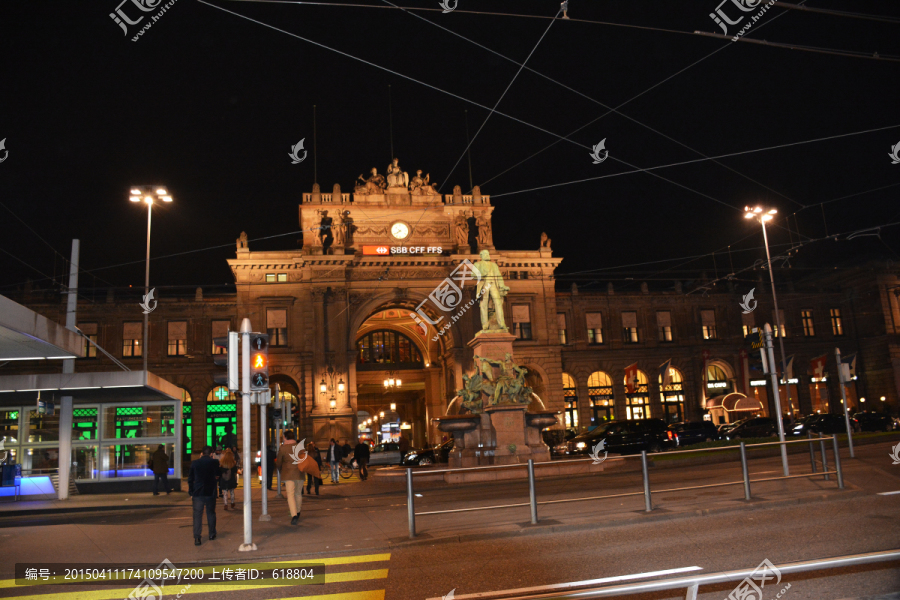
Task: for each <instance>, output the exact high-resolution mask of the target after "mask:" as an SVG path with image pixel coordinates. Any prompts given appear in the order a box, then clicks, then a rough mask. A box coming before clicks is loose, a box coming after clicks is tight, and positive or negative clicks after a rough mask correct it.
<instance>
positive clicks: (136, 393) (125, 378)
mask: <svg viewBox="0 0 900 600" xmlns="http://www.w3.org/2000/svg"><path fill="white" fill-rule="evenodd" d="M38 391H40V392H41V395H42V397H48V398H49V396H50V395H52V394H55V395H56V397H57V399H59V398H60V397H61V396H72V399H73V402H74V403H76V404H89V403H94V402H150V401H153V400H181V399H182V390H181V388H179V387H178V386H176V385H175V384H172V383H169V382H168V381H166V380H165V379H162V378H161V377H159V376H157V375H154V374H153V373H149V372H147V371H112V372H98V373H69V374H66V373H49V374H43V375H8V376H6V377H0V406H17V405H21V404H29V403H32V402H34V401H35V399H36V398H37V392H38Z"/></svg>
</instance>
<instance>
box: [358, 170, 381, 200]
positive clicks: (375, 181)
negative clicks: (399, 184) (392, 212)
mask: <svg viewBox="0 0 900 600" xmlns="http://www.w3.org/2000/svg"><path fill="white" fill-rule="evenodd" d="M370 172H371V173H372V174H371V175H369V178H368V179H364V178H363V176H362V174H360V175H359V177H357V178H356V184H357V185H356V188H354V190H353V191H354V192H356V193H357V194H383V193H384V189H385V188H386V187H387V182H385V180H384V175H381V174H379V173H378V169H376V168H375V167H372V170H371V171H370Z"/></svg>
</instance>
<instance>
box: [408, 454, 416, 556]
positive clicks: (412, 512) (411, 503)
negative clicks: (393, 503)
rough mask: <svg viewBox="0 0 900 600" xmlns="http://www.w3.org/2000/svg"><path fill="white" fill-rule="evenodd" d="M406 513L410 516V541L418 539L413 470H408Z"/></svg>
mask: <svg viewBox="0 0 900 600" xmlns="http://www.w3.org/2000/svg"><path fill="white" fill-rule="evenodd" d="M406 511H407V514H408V516H409V539H413V538H414V537H416V504H415V498H414V496H413V484H412V469H410V468H409V467H407V468H406Z"/></svg>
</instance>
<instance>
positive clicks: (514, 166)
mask: <svg viewBox="0 0 900 600" xmlns="http://www.w3.org/2000/svg"><path fill="white" fill-rule="evenodd" d="M804 2H806V0H802V1H801V4H803V3H804ZM783 14H785V13H781V14H778V15H775V16H773V17H772V18H771V19H769V20H768V21H766V22H765V23H761V24H760V25H759V27H757V28H756V31H759V30H760V29H762V28H763V27H765V26H766V25H768V24H769V23H772V22H773V21H775V20H776V19H778V18H779V17H780V16H782V15H783ZM728 47H730V44H726V45H724V46H721V47H719V48H716V49H715V50H713V51H712V52H710V53H709V54H707V55H705V56H703V57H701V58H700V59H698V60H695V61H694V62H692V63H691V64H689V65H688V66H686V67H684V68H683V69H680V70H678V71H676V72H675V73H673V74H672V75H669V76H668V77H666V78H665V79H663V80H661V81H659V82H657V83H655V84H653V85H652V86H650V87H648V88H647V89H645V90H643V91H642V92H640V93H639V94H636V95H634V96H632V97H631V98H629V99H628V100H626V101H625V102H622V103H621V104H619V105H618V106H616V107H615V108H613V109H611V110H609V111H607V112H605V113H603V114H602V115H600V116H599V117H597V118H595V119H592V120H591V121H588V122H587V123H585V124H584V125H582V126H581V127H579V128H577V129H575V130H574V131H572V132H571V133H569V134H568V135H567V136H566V137H565V139H567V140H568V138H569V137H571V136H573V135H575V134H576V133H578V132H579V131H581V130H582V129H584V128H585V127H589V126H590V125H593V124H594V123H596V122H597V121H599V120H600V119H602V118H604V117H606V116H608V115H609V114H610V113H611V112H614V111H618V110H619V109H620V108H622V107H623V106H625V105H627V104H630V103H631V102H633V101H635V100H637V99H638V98H640V97H641V96H643V95H644V94H646V93H647V92H650V91H652V90H654V89H655V88H657V87H659V86H661V85H662V84H664V83H666V82H668V81H671V80H672V79H674V78H675V77H677V76H679V75H681V74H682V73H684V72H685V71H687V70H689V69H691V68H693V67H695V66H696V65H698V64H700V63H701V62H703V61H705V60H706V59H707V58H710V57H712V56H713V55H715V54H718V53H719V52H721V51H722V50H724V49H725V48H728ZM561 141H562V140H556V141H554V142H552V143H550V144H549V145H548V146H545V147H544V148H542V149H541V150H538V151H537V152H535V153H534V154H532V155H530V156H528V157H527V158H525V159H523V160H521V161H519V162H517V163H516V164H514V165H513V166H511V167H509V168H508V169H505V170H503V171H501V172H500V173H498V174H497V175H494V176H493V177H491V178H490V179H488V180H486V181H484V182H483V183H482V184H481V185H482V186H484V185H487V184H488V183H490V182H491V181H493V180H494V179H496V178H498V177H500V176H501V175H504V174H505V173H508V172H509V171H511V170H512V169H515V168H516V167H518V166H519V165H522V164H524V163H526V162H528V161H529V160H531V159H532V158H534V157H535V156H537V155H538V154H541V153H542V152H544V151H545V150H548V149H550V148H552V147H553V146H555V145H556V144H558V143H559V142H561ZM695 152H696V151H695ZM763 187H765V186H763ZM776 193H777V192H776Z"/></svg>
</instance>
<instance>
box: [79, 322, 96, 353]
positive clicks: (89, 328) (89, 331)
mask: <svg viewBox="0 0 900 600" xmlns="http://www.w3.org/2000/svg"><path fill="white" fill-rule="evenodd" d="M78 329H80V330H81V333H83V334H84V336H85V337H86V338H87V339H84V338H82V342H83V343H84V357H85V358H97V346H95V345H94V344H96V343H97V324H96V323H79V324H78ZM88 339H89V340H90V342H89V341H88ZM91 342H94V344H92V343H91Z"/></svg>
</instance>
